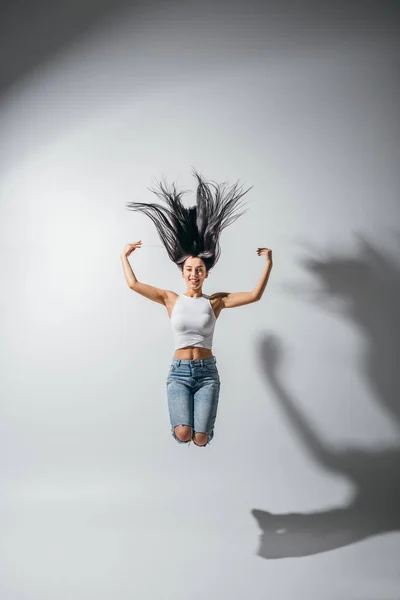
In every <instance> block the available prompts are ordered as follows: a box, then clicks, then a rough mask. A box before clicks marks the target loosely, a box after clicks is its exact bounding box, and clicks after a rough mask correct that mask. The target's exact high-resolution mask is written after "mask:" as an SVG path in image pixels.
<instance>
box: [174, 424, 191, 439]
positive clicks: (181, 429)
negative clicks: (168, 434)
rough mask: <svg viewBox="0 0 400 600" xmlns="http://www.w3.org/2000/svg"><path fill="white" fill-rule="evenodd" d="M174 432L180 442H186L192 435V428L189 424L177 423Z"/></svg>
mask: <svg viewBox="0 0 400 600" xmlns="http://www.w3.org/2000/svg"><path fill="white" fill-rule="evenodd" d="M174 433H175V435H176V437H177V438H178V440H180V441H181V442H188V441H189V440H190V439H191V437H192V428H191V427H189V425H177V426H176V427H174Z"/></svg>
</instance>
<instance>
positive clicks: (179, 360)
mask: <svg viewBox="0 0 400 600" xmlns="http://www.w3.org/2000/svg"><path fill="white" fill-rule="evenodd" d="M176 366H177V367H180V366H181V359H180V358H178V362H177V365H176Z"/></svg>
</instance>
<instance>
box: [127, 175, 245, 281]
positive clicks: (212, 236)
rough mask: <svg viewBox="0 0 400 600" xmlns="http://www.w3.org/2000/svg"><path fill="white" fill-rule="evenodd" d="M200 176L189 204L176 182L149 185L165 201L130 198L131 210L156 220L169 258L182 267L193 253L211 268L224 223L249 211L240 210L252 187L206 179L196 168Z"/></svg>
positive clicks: (218, 253)
mask: <svg viewBox="0 0 400 600" xmlns="http://www.w3.org/2000/svg"><path fill="white" fill-rule="evenodd" d="M192 172H193V175H194V177H195V178H196V180H197V191H196V204H195V205H194V206H190V207H188V208H186V207H185V206H183V204H182V197H183V195H184V194H185V193H186V191H178V190H177V189H176V186H175V183H172V185H171V186H169V185H168V184H167V183H166V181H165V180H164V181H160V182H158V183H157V185H156V187H155V188H149V190H150V191H151V192H152V193H154V194H155V195H156V196H157V197H158V198H159V199H160V200H161V201H162V202H163V203H164V204H165V205H163V204H158V203H145V202H129V203H128V204H127V205H126V206H127V208H128V209H129V210H134V211H140V212H142V213H144V214H146V215H147V216H148V217H149V218H150V219H151V220H152V221H153V223H154V225H155V227H156V229H157V232H158V235H159V237H160V239H161V242H162V243H163V246H164V247H165V249H166V251H167V253H168V256H169V258H170V259H171V260H172V262H174V263H175V264H176V265H177V266H178V267H179V268H180V269H181V270H182V269H183V265H184V262H185V260H186V259H187V258H189V257H190V256H193V257H198V258H201V259H202V260H203V261H204V264H205V266H206V269H207V271H209V270H210V269H212V268H213V267H214V266H215V265H216V264H217V262H218V260H219V257H220V255H221V247H220V244H219V239H220V236H221V232H222V230H223V229H225V227H228V225H230V224H231V223H233V222H234V221H236V219H238V218H239V217H240V216H241V215H243V214H245V213H246V212H247V211H246V210H244V211H242V212H238V209H241V208H242V207H243V205H244V203H243V201H242V198H243V196H244V195H245V194H247V192H248V191H249V190H250V189H251V187H250V188H248V189H247V190H243V187H242V186H239V183H238V182H236V183H235V184H234V185H231V186H229V185H227V184H226V183H225V182H224V183H220V184H218V183H215V182H213V181H206V180H205V179H204V177H202V176H201V175H200V174H199V173H198V172H197V171H196V170H195V169H193V170H192Z"/></svg>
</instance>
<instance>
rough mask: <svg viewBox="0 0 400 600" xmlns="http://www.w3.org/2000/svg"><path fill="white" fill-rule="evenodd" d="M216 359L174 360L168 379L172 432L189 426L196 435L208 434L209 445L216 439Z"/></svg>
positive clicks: (217, 376) (218, 381)
mask: <svg viewBox="0 0 400 600" xmlns="http://www.w3.org/2000/svg"><path fill="white" fill-rule="evenodd" d="M216 362H217V360H216V358H215V356H211V357H210V358H203V359H198V360H181V359H180V358H175V357H174V358H173V359H172V364H171V367H170V370H169V373H168V377H167V396H168V410H169V418H170V422H171V433H172V435H173V437H174V438H175V439H176V441H177V442H179V443H181V444H185V443H187V442H183V441H181V440H179V439H178V438H177V436H176V435H175V432H174V429H175V427H177V426H178V425H187V426H188V427H191V428H192V433H193V435H194V434H195V433H206V434H207V435H208V442H207V443H209V442H210V441H211V440H212V438H213V437H214V424H215V419H216V416H217V408H218V399H219V390H220V379H219V374H218V369H217V364H216ZM189 441H190V440H189Z"/></svg>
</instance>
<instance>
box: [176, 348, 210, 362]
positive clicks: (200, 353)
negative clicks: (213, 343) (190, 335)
mask: <svg viewBox="0 0 400 600" xmlns="http://www.w3.org/2000/svg"><path fill="white" fill-rule="evenodd" d="M212 355H213V353H212V350H209V349H208V348H198V347H197V346H188V347H187V348H179V349H178V350H175V354H174V358H180V359H181V360H201V359H202V358H210V357H211V356H212Z"/></svg>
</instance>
